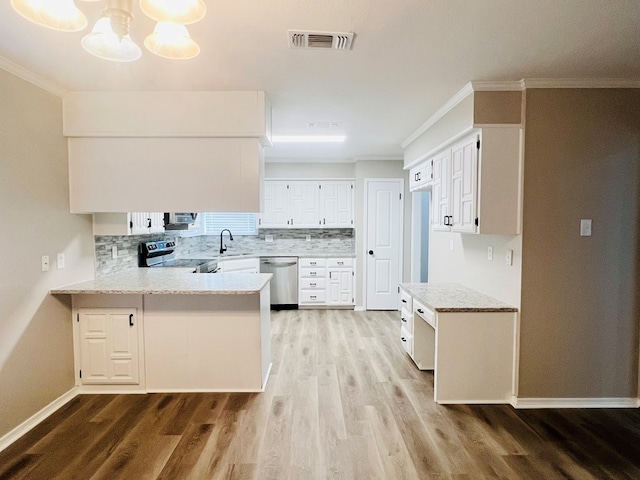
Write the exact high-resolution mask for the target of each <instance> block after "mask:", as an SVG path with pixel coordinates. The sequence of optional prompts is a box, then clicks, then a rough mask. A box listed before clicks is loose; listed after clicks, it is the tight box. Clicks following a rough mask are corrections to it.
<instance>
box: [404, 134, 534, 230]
mask: <svg viewBox="0 0 640 480" xmlns="http://www.w3.org/2000/svg"><path fill="white" fill-rule="evenodd" d="M520 132H521V130H520V128H519V127H513V126H509V127H492V128H484V129H482V130H478V131H476V132H475V133H473V134H471V135H468V136H466V137H463V139H462V140H460V141H458V142H456V143H454V144H453V145H452V146H450V147H447V148H445V149H444V150H442V151H440V152H439V153H438V154H436V155H435V156H433V157H432V159H431V160H430V163H431V165H432V174H433V179H432V180H431V182H430V184H429V185H428V187H429V188H430V189H431V208H432V212H431V226H432V228H433V230H436V231H447V232H448V231H452V232H459V233H483V234H493V235H517V234H518V233H520V209H519V204H520V203H519V202H520V199H519V192H520V175H521V161H520V159H521V153H520ZM414 191H415V190H414Z"/></svg>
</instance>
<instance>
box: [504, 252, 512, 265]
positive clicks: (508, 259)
mask: <svg viewBox="0 0 640 480" xmlns="http://www.w3.org/2000/svg"><path fill="white" fill-rule="evenodd" d="M505 262H506V264H507V265H509V266H511V265H513V250H511V249H510V248H507V254H506V255H505Z"/></svg>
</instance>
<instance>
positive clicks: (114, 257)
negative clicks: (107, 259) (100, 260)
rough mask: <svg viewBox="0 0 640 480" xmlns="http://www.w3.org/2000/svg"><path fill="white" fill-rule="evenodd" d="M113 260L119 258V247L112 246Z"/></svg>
mask: <svg viewBox="0 0 640 480" xmlns="http://www.w3.org/2000/svg"><path fill="white" fill-rule="evenodd" d="M111 258H113V259H114V260H115V259H117V258H118V246H117V245H112V246H111Z"/></svg>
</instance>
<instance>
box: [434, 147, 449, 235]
mask: <svg viewBox="0 0 640 480" xmlns="http://www.w3.org/2000/svg"><path fill="white" fill-rule="evenodd" d="M432 174H433V184H432V187H431V188H432V190H431V192H432V193H431V204H432V208H433V212H432V215H431V225H432V227H433V229H434V230H438V231H445V232H448V231H449V230H451V226H450V223H451V222H450V215H451V213H450V210H449V208H450V207H449V202H450V197H451V194H450V191H451V150H449V149H447V150H446V151H444V152H442V153H440V154H438V155H437V156H436V157H434V158H433V170H432Z"/></svg>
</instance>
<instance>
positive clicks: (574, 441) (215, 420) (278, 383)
mask: <svg viewBox="0 0 640 480" xmlns="http://www.w3.org/2000/svg"><path fill="white" fill-rule="evenodd" d="M272 329H273V330H272V333H273V354H274V355H273V356H274V365H273V370H272V374H271V378H270V380H269V384H268V388H267V391H266V392H265V393H261V394H237V393H236V394H154V395H81V396H79V397H77V398H75V399H74V400H73V401H71V402H69V403H68V404H67V405H65V406H64V407H63V408H62V409H61V410H59V411H58V412H56V414H54V415H52V416H51V417H49V418H48V419H47V420H45V421H44V422H43V423H42V424H40V425H39V426H38V427H36V428H35V429H34V430H32V431H31V432H29V433H28V434H27V435H25V436H24V437H23V438H22V439H20V440H19V441H17V442H16V443H14V444H13V445H12V446H10V447H9V448H8V449H6V450H5V451H4V452H0V479H12V480H17V479H25V478H28V479H58V478H60V479H63V478H64V479H133V480H137V479H145V478H149V479H156V478H160V479H198V480H199V479H210V478H211V479H218V478H220V479H223V478H224V479H227V478H234V479H242V478H247V479H305V480H309V479H324V478H336V479H363V480H370V479H391V480H396V479H402V480H405V479H439V480H440V479H456V480H462V479H474V480H475V479H485V478H487V479H488V478H500V479H535V480H539V479H556V478H558V479H592V478H597V479H603V478H615V479H639V478H640V411H639V410H638V409H630V410H581V409H578V410H514V409H513V408H511V407H510V406H442V405H436V404H435V403H434V402H433V391H432V389H433V376H432V374H431V373H430V372H420V371H418V370H417V369H416V368H415V366H414V364H413V363H412V361H411V360H410V359H409V357H408V356H407V355H406V354H404V352H403V351H402V348H401V346H400V341H399V339H398V334H397V331H398V329H399V324H398V319H397V313H395V312H388V313H385V312H367V313H361V312H352V311H331V310H326V311H325V310H319V311H309V310H307V311H284V312H273V315H272Z"/></svg>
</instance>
